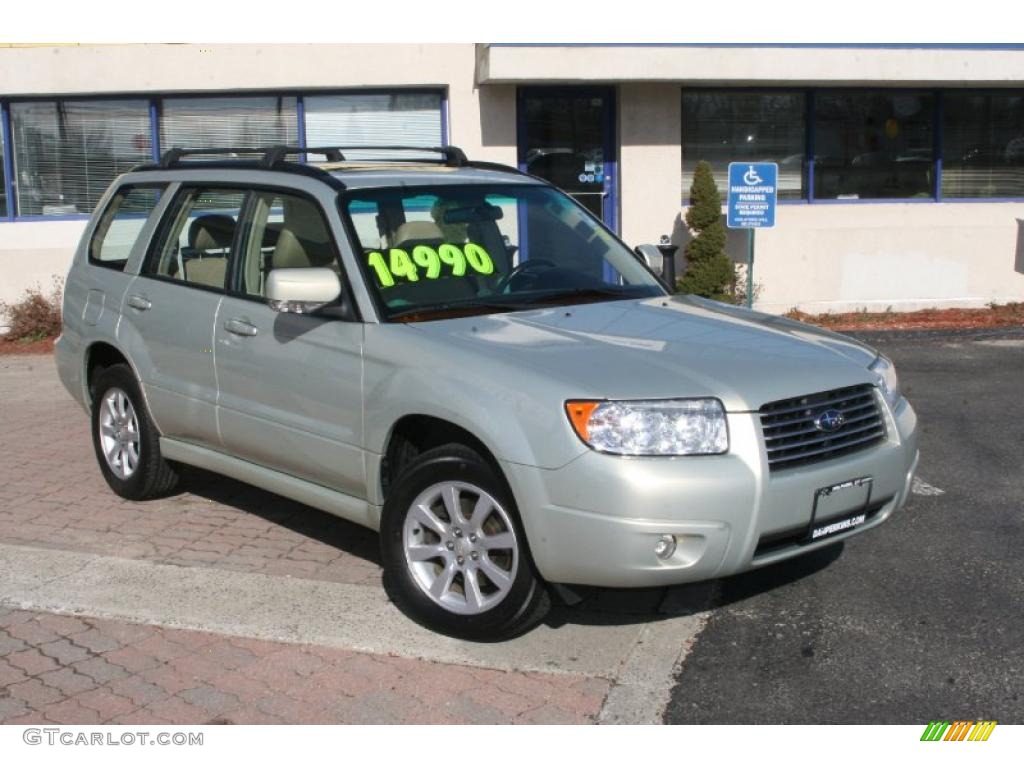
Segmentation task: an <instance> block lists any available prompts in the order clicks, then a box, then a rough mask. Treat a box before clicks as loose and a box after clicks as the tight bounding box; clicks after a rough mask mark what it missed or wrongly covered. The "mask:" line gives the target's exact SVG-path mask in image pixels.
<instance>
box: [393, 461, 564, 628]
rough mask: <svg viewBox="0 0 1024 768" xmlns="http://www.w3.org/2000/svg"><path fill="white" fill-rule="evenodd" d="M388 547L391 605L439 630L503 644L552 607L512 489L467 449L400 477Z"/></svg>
mask: <svg viewBox="0 0 1024 768" xmlns="http://www.w3.org/2000/svg"><path fill="white" fill-rule="evenodd" d="M381 549H382V556H383V561H384V568H385V576H386V578H385V585H386V586H387V589H388V593H389V595H390V596H391V599H392V601H393V602H394V603H395V605H397V606H398V608H399V609H400V610H402V611H403V612H404V613H405V614H406V615H408V616H410V617H411V618H412V619H413V620H415V621H417V622H419V623H420V624H423V625H424V626H426V627H428V628H430V629H433V630H435V631H437V632H441V633H443V634H446V635H451V636H453V637H461V638H465V639H469V640H500V639H503V638H506V637H509V636H512V635H515V634H518V633H519V632H522V631H523V630H525V629H527V628H529V627H530V626H532V625H533V624H534V623H535V622H536V621H538V620H539V619H540V618H541V617H542V616H543V614H544V613H545V612H546V611H547V607H548V604H549V603H548V596H547V592H546V590H545V589H544V586H543V585H542V584H541V582H540V580H539V579H538V577H537V576H536V574H535V572H534V569H533V563H532V561H531V560H530V555H529V551H528V548H527V546H526V538H525V536H524V535H523V533H522V527H521V525H520V524H519V519H518V513H517V511H516V508H515V504H514V502H513V500H512V495H511V493H510V492H509V491H508V489H507V486H506V485H505V483H504V482H503V481H502V480H501V479H500V478H499V477H498V476H497V474H496V473H495V472H494V470H493V469H492V468H491V467H490V466H489V465H488V464H487V463H486V462H485V461H484V460H483V459H481V458H480V456H479V455H477V454H476V453H475V452H474V451H471V450H470V449H468V448H466V447H465V446H462V445H455V444H452V445H445V446H442V447H440V448H436V449H433V450H431V451H427V452H425V453H423V454H421V455H420V456H418V457H417V458H416V459H415V460H414V461H413V462H412V464H411V465H410V466H409V467H408V468H407V469H406V470H405V471H404V472H403V473H402V475H401V477H400V478H399V480H398V482H397V483H396V485H395V487H394V488H393V489H392V491H391V493H390V494H389V496H388V499H387V502H386V503H385V505H384V512H383V517H382V520H381Z"/></svg>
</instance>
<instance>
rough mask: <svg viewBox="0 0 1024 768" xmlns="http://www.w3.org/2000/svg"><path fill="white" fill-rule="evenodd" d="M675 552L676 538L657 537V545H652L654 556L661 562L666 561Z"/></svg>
mask: <svg viewBox="0 0 1024 768" xmlns="http://www.w3.org/2000/svg"><path fill="white" fill-rule="evenodd" d="M675 551H676V537H675V536H670V535H669V534H667V533H666V534H665V535H664V536H659V537H658V543H657V544H655V545H654V554H655V555H657V556H658V557H659V558H660V559H662V560H668V559H669V558H670V557H672V553H673V552H675Z"/></svg>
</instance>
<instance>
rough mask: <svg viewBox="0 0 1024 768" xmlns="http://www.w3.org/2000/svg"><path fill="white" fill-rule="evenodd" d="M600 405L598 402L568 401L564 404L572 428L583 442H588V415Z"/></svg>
mask: <svg viewBox="0 0 1024 768" xmlns="http://www.w3.org/2000/svg"><path fill="white" fill-rule="evenodd" d="M600 404H601V403H600V401H599V400H570V401H569V402H567V403H566V404H565V412H566V414H567V415H568V416H569V421H570V422H571V423H572V428H573V429H575V430H576V434H577V435H579V436H580V439H581V440H583V442H589V440H590V434H589V431H590V430H589V426H588V425H589V423H590V415H591V414H592V413H593V412H594V409H595V408H597V406H599V405H600Z"/></svg>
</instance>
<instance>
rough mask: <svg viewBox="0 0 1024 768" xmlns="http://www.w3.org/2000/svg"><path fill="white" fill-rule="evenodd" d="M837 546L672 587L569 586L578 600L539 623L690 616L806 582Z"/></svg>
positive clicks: (559, 607)
mask: <svg viewBox="0 0 1024 768" xmlns="http://www.w3.org/2000/svg"><path fill="white" fill-rule="evenodd" d="M843 547H844V544H843V542H841V541H839V542H836V543H835V544H832V545H830V546H827V547H823V548H822V549H819V550H815V551H813V552H809V553H807V554H805V555H802V556H800V557H795V558H793V559H791V560H786V561H784V562H781V563H775V564H774V565H769V566H765V567H763V568H758V569H756V570H753V571H749V572H747V573H742V574H739V575H736V576H729V577H726V578H723V579H713V580H711V581H702V582H697V583H694V584H683V585H679V586H675V587H660V588H654V589H597V588H590V587H574V588H573V590H574V591H576V592H578V597H579V598H580V600H579V602H576V603H575V604H572V605H568V604H565V603H564V602H561V601H558V600H556V601H555V603H554V605H553V607H552V610H551V612H550V613H549V614H548V616H547V618H546V619H545V620H544V623H545V624H547V625H548V626H551V627H559V626H563V625H565V624H587V625H594V626H618V625H623V624H640V623H646V622H651V621H662V620H664V619H671V618H676V617H679V616H691V615H693V614H696V613H701V612H702V611H707V610H712V609H715V608H722V607H725V606H728V605H731V604H733V603H738V602H742V601H743V600H747V599H749V598H751V597H754V596H756V595H759V594H762V593H764V592H769V591H771V590H773V589H778V588H780V587H783V586H786V585H787V584H791V583H794V582H797V581H800V580H802V579H805V578H810V577H812V576H814V574H816V573H818V572H819V571H821V570H823V569H825V568H828V567H829V566H830V565H831V564H832V563H833V562H835V561H836V560H837V559H838V558H839V556H840V555H841V554H842V552H843Z"/></svg>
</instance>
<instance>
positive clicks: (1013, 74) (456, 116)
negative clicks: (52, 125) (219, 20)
mask: <svg viewBox="0 0 1024 768" xmlns="http://www.w3.org/2000/svg"><path fill="white" fill-rule="evenodd" d="M1022 61H1024V58H1022V54H1021V53H1020V52H1005V51H970V52H959V51H958V52H950V51H934V50H932V51H892V50H885V51H877V50H873V51H867V50H857V51H843V50H827V51H822V50H808V49H796V50H784V49H759V50H757V51H749V50H738V49H733V48H726V49H679V48H639V49H625V48H614V47H609V48H607V49H602V50H596V51H595V49H594V48H592V47H583V48H561V47H552V48H500V47H490V48H489V47H486V46H473V45H470V44H455V45H210V46H205V45H204V46H200V45H127V46H125V45H110V46H72V47H64V46H54V47H38V48H0V95H3V96H5V97H7V96H12V97H16V96H18V95H25V96H27V95H31V96H41V95H47V94H53V95H75V94H80V95H93V94H102V93H118V94H122V93H123V94H130V93H145V94H160V93H166V92H196V93H199V92H203V91H218V92H223V91H246V90H250V91H257V90H262V91H267V90H275V89H276V90H301V89H317V88H324V89H326V88H337V89H343V88H358V87H402V86H405V87H410V86H419V87H424V86H433V87H441V88H446V89H447V92H448V99H449V100H448V110H449V118H450V120H449V129H450V133H449V139H450V141H451V142H452V143H454V144H458V145H459V146H462V147H463V148H464V149H465V150H466V151H467V152H468V153H469V155H470V156H471V157H477V158H482V159H489V160H494V161H498V162H504V163H508V164H514V163H515V161H516V135H515V131H516V115H515V110H516V103H515V102H516V100H515V90H516V85H515V82H517V81H529V82H534V83H538V82H577V81H588V82H611V83H616V82H617V83H619V85H618V89H617V90H618V103H619V116H618V132H619V143H620V177H619V186H620V193H621V197H620V210H621V232H622V235H623V237H624V239H625V240H626V241H627V242H628V243H630V244H631V245H636V244H639V243H646V242H657V241H658V238H659V236H661V235H663V234H671V235H672V237H673V240H674V241H675V242H677V243H679V244H681V245H683V244H685V242H686V240H687V239H688V234H687V232H686V231H685V227H684V226H683V225H682V214H683V209H682V206H681V196H682V190H681V150H680V138H681V124H680V121H681V114H680V112H681V104H680V101H681V100H680V93H681V89H682V88H683V87H685V84H686V83H693V82H700V83H701V84H710V83H721V84H725V85H736V84H741V83H742V84H752V83H758V84H768V83H779V84H791V85H796V84H801V83H805V82H808V77H809V75H811V74H813V76H814V82H816V83H818V84H834V85H850V84H871V83H874V84H876V85H881V86H892V85H895V84H912V83H916V84H920V83H931V84H935V85H939V84H952V85H965V84H971V85H974V86H977V87H982V86H990V85H1017V86H1021V85H1022V84H1024V66H1021V62H1022ZM475 75H477V76H479V78H480V82H482V83H483V84H482V85H480V84H478V83H477V81H476V79H475ZM625 81H629V82H625ZM1017 219H1024V203H960V204H945V203H942V204H937V203H920V204H884V203H879V204H866V203H865V204H820V205H786V206H780V209H779V213H778V226H777V227H776V229H774V230H771V231H767V230H764V231H762V232H760V233H759V234H758V236H757V252H756V259H755V267H754V275H755V281H756V282H757V283H758V284H759V285H760V288H761V291H760V295H759V301H758V306H759V307H760V308H763V309H765V310H768V311H773V312H783V311H786V310H788V309H790V308H792V307H799V308H801V309H805V310H810V311H829V310H833V311H841V310H846V309H854V308H860V307H865V306H866V307H868V308H872V309H885V308H887V307H889V306H891V307H893V309H897V310H900V309H914V308H919V307H926V306H982V305H984V304H986V303H988V302H990V301H1011V300H1017V301H1020V300H1024V275H1021V274H1020V273H1018V272H1017V271H1015V269H1014V259H1015V256H1017V245H1016V243H1017V239H1018V235H1019V232H1020V230H1019V227H1018V224H1017V221H1016V220H1017ZM84 227H85V223H84V222H82V221H53V222H15V223H6V222H4V223H0V300H3V301H10V300H12V299H16V298H17V297H18V296H20V295H21V293H22V292H23V291H24V289H25V288H26V287H28V286H29V285H31V284H33V283H39V284H40V285H41V286H42V287H43V288H46V287H47V286H48V285H49V281H50V277H51V275H54V274H57V275H61V274H64V273H65V272H66V270H67V265H68V261H69V259H70V257H71V254H72V252H73V250H74V247H75V245H76V243H77V241H78V238H79V236H80V233H81V232H82V230H83V229H84ZM730 252H731V253H732V255H733V256H734V257H735V258H736V259H737V260H742V259H743V257H744V254H745V251H744V240H743V235H742V233H737V234H734V235H733V236H732V237H731V238H730ZM1017 258H1019V259H1020V260H1021V261H1022V262H1024V256H1017Z"/></svg>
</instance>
